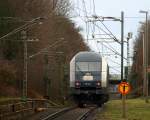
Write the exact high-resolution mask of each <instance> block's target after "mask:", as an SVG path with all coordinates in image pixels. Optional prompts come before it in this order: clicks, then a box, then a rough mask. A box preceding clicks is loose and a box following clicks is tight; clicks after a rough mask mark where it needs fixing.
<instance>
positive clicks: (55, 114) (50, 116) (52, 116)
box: [41, 107, 77, 120]
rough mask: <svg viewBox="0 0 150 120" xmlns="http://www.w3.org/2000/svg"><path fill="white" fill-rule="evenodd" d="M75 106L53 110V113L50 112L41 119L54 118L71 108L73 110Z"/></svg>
mask: <svg viewBox="0 0 150 120" xmlns="http://www.w3.org/2000/svg"><path fill="white" fill-rule="evenodd" d="M75 108H77V107H69V108H64V109H62V110H60V111H58V112H55V113H53V114H50V115H48V116H46V117H45V118H42V119H41V120H49V119H50V120H52V119H55V118H57V117H59V116H60V115H62V114H64V113H66V112H68V111H71V110H73V109H75Z"/></svg>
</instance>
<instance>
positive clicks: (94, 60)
mask: <svg viewBox="0 0 150 120" xmlns="http://www.w3.org/2000/svg"><path fill="white" fill-rule="evenodd" d="M108 75H109V68H108V64H107V62H106V60H105V58H102V57H101V56H100V55H99V54H98V53H95V52H79V53H77V54H76V55H75V56H74V57H73V58H72V60H71V62H70V90H71V95H72V96H73V99H74V100H75V102H77V103H78V104H79V106H83V104H90V103H92V104H93V103H94V104H97V105H99V106H101V104H103V103H104V102H106V101H108Z"/></svg>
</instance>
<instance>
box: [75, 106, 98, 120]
mask: <svg viewBox="0 0 150 120" xmlns="http://www.w3.org/2000/svg"><path fill="white" fill-rule="evenodd" d="M97 108H98V107H94V108H92V109H90V110H89V111H87V112H85V113H84V114H83V115H81V116H80V117H79V118H78V119H77V120H86V119H87V118H88V117H89V116H90V115H91V113H93V112H94V111H95V110H96V109H97Z"/></svg>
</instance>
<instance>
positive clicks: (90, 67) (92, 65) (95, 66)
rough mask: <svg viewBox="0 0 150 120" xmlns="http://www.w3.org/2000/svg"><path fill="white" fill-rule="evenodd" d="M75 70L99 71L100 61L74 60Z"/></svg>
mask: <svg viewBox="0 0 150 120" xmlns="http://www.w3.org/2000/svg"><path fill="white" fill-rule="evenodd" d="M76 71H100V62H76Z"/></svg>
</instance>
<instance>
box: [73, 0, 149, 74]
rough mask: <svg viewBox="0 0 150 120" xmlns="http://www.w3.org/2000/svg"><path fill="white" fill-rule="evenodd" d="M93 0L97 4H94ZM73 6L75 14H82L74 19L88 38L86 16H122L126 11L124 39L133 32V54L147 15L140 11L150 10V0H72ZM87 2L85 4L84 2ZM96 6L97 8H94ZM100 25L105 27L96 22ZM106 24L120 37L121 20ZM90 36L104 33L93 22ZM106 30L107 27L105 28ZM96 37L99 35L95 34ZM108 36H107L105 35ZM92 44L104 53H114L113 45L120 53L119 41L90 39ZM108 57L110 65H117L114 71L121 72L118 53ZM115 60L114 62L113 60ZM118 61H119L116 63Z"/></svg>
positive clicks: (92, 46)
mask: <svg viewBox="0 0 150 120" xmlns="http://www.w3.org/2000/svg"><path fill="white" fill-rule="evenodd" d="M93 1H94V3H95V5H94V4H93ZM72 2H73V7H74V11H73V13H74V15H77V16H80V17H75V18H73V20H74V21H75V23H76V25H77V26H80V27H81V28H83V31H82V34H83V36H84V38H85V39H86V36H87V32H86V24H85V22H84V20H86V18H85V17H84V16H86V15H87V16H92V15H93V14H96V15H97V16H112V17H117V18H120V16H121V11H124V15H125V24H124V25H125V27H124V31H125V32H124V39H126V37H127V33H128V32H133V39H132V40H130V47H131V49H130V53H131V55H132V51H133V49H132V47H133V41H134V38H135V36H136V35H137V31H138V28H139V21H144V20H145V15H144V14H141V13H139V11H140V10H145V11H149V10H150V0H72ZM84 3H85V4H84ZM94 7H95V10H94ZM85 11H86V12H85ZM96 24H97V25H98V26H100V27H101V28H103V29H104V27H103V25H102V24H101V23H100V22H97V23H96ZM104 24H105V25H106V26H107V27H108V28H109V29H110V30H111V32H112V33H113V34H114V35H115V36H116V37H117V38H118V39H120V23H119V22H114V21H113V22H108V21H106V22H104ZM89 26H90V27H89V34H88V36H89V38H91V37H92V34H99V33H102V32H101V31H100V30H99V29H98V28H96V27H93V25H92V23H90V24H89ZM104 30H105V29H104ZM95 37H97V36H96V35H95ZM98 37H104V36H98ZM105 37H106V36H105ZM88 43H89V44H90V46H91V48H92V49H93V50H94V51H96V52H98V51H100V52H104V53H107V52H108V53H112V54H113V52H112V51H111V50H109V49H107V48H106V45H107V47H112V48H113V49H115V50H116V51H117V52H119V53H120V46H119V45H118V44H117V43H112V44H111V43H110V44H109V45H108V44H106V43H103V44H105V46H104V45H102V44H96V43H97V42H96V41H89V42H88ZM124 49H125V53H124V54H125V57H126V45H125V47H124ZM106 57H107V59H108V62H109V64H110V66H112V67H115V66H116V67H115V70H114V69H110V70H111V72H112V73H119V71H120V67H119V66H120V65H119V64H120V57H119V56H117V55H115V56H114V55H111V56H106ZM112 61H113V62H112ZM114 61H115V62H117V63H118V64H117V63H114ZM124 63H125V64H124V65H126V60H125V61H124Z"/></svg>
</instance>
